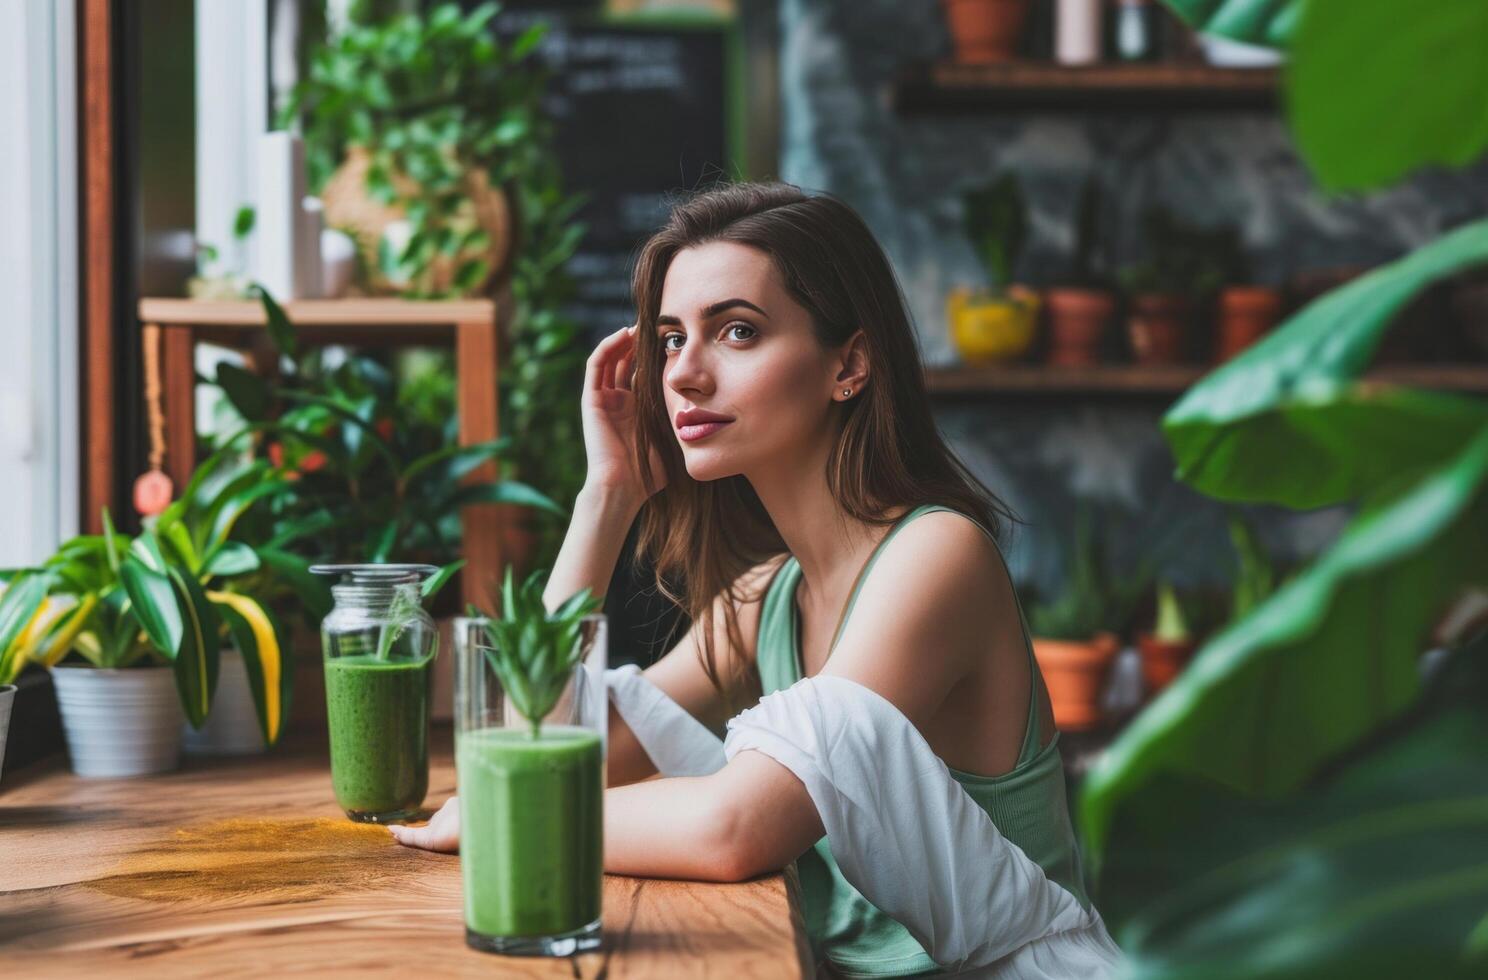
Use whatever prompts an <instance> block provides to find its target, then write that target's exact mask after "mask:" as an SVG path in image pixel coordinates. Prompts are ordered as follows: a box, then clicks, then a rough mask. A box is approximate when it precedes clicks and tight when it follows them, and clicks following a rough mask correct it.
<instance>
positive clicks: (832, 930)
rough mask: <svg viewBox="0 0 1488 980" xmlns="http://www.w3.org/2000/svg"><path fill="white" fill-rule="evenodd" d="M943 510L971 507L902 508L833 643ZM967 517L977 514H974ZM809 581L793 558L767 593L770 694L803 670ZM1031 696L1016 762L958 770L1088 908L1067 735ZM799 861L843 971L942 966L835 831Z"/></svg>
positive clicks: (815, 939) (998, 819) (814, 917)
mask: <svg viewBox="0 0 1488 980" xmlns="http://www.w3.org/2000/svg"><path fill="white" fill-rule="evenodd" d="M938 510H943V511H948V512H950V513H955V514H959V513H961V512H960V511H958V510H954V509H953V508H950V507H943V506H940V505H936V504H925V505H923V506H920V507H916V508H915V509H914V510H912V511H910V512H909V513H908V514H905V515H904V516H903V517H901V518H900V519H899V521H898V522H897V523H895V524H894V526H893V527H892V528H890V529H889V532H888V533H887V534H886V535H884V538H883V540H882V541H880V542H879V544H878V546H877V547H876V548H875V549H874V550H873V553H872V554H871V555H870V556H869V557H868V561H867V563H866V564H865V565H864V566H863V572H862V574H860V575H859V576H858V581H857V584H856V585H854V587H853V592H852V595H851V596H849V597H848V600H847V615H845V616H843V617H842V623H841V625H840V626H839V627H838V630H837V636H834V637H833V638H832V647H834V648H835V647H836V645H837V639H838V637H840V636H841V635H842V631H843V629H844V628H846V626H847V619H848V616H851V615H852V608H853V603H855V602H856V601H857V598H858V591H859V590H860V589H861V588H862V585H863V582H865V581H866V580H867V578H868V572H869V570H870V569H872V567H873V563H874V562H875V561H877V560H878V556H879V555H880V554H881V553H882V552H883V548H884V546H885V545H887V544H888V543H889V539H890V538H892V537H893V536H894V535H895V534H897V533H898V532H899V530H900V529H902V528H903V527H904V526H905V525H907V524H909V522H910V521H912V520H914V519H915V518H917V517H919V516H920V515H921V514H928V513H931V512H933V511H938ZM962 516H963V517H966V516H967V515H965V514H963V515H962ZM967 519H968V520H972V518H970V517H967ZM973 523H976V524H977V527H979V528H981V529H982V532H983V533H984V534H987V537H988V539H989V540H991V541H992V544H993V547H994V548H996V547H997V542H996V539H994V538H993V537H992V535H991V534H990V533H989V532H988V531H987V529H986V528H985V527H982V525H981V524H980V523H979V522H976V521H974V520H973ZM997 556H998V558H999V559H1002V551H1001V549H998V551H997ZM1003 568H1004V569H1006V568H1007V563H1006V560H1003ZM1009 579H1011V574H1009ZM800 580H801V566H800V564H799V563H798V562H797V561H796V559H795V558H794V557H792V558H790V559H788V560H787V561H786V562H785V563H784V564H783V565H782V566H781V567H780V569H779V570H778V571H777V572H776V574H775V578H774V580H773V581H772V582H771V583H770V588H769V590H768V591H767V592H766V593H765V600H764V606H763V608H762V609H761V613H760V630H759V646H758V650H757V657H758V663H759V673H760V681H761V685H762V687H763V690H764V693H766V694H769V693H771V692H774V691H779V690H784V689H785V688H787V687H790V686H791V685H792V684H794V683H796V681H798V680H800V679H801V652H800V616H799V614H798V612H797V608H796V586H797V584H798V583H799V582H800ZM1014 602H1015V603H1016V604H1017V608H1018V622H1019V625H1020V626H1021V627H1022V630H1023V645H1024V648H1025V649H1026V650H1027V653H1028V664H1029V670H1030V671H1031V672H1032V674H1031V676H1032V677H1037V676H1040V675H1039V672H1038V662H1037V661H1036V660H1035V659H1034V656H1033V645H1032V642H1031V641H1030V640H1029V635H1028V624H1027V621H1026V620H1025V619H1024V616H1023V606H1022V603H1019V602H1018V601H1017V597H1016V595H1015V596H1014ZM1028 702H1029V703H1028V722H1027V725H1026V727H1025V730H1024V733H1023V747H1022V750H1021V751H1020V752H1019V754H1018V762H1017V764H1016V765H1015V766H1014V767H1013V768H1012V770H1010V771H1009V772H1007V773H1004V774H1003V775H1001V776H980V775H977V774H975V773H970V772H962V771H960V770H958V769H951V770H950V773H951V776H952V778H954V779H955V780H956V782H958V783H960V784H961V787H962V788H963V789H965V790H966V793H967V795H968V796H970V797H971V798H972V800H973V801H975V802H976V804H977V805H978V806H980V807H981V808H982V809H983V810H986V811H987V814H988V815H989V816H990V817H991V818H992V822H993V824H995V825H996V827H997V829H998V830H999V831H1000V832H1001V833H1002V835H1003V836H1004V837H1006V838H1007V839H1008V840H1010V841H1011V842H1012V843H1014V844H1016V845H1018V847H1019V848H1021V849H1022V850H1023V853H1024V854H1025V855H1027V856H1028V858H1029V860H1031V861H1033V862H1035V863H1036V864H1038V865H1039V867H1041V868H1043V870H1044V874H1045V875H1047V876H1048V878H1049V880H1050V881H1053V882H1055V883H1057V884H1059V885H1061V886H1063V887H1064V888H1067V889H1068V890H1069V891H1070V892H1071V893H1072V894H1073V895H1074V896H1075V898H1076V899H1078V901H1079V903H1080V905H1081V907H1083V908H1089V906H1090V900H1089V898H1088V897H1087V896H1086V894H1085V887H1084V877H1083V871H1082V869H1081V864H1080V851H1079V847H1078V845H1077V843H1076V841H1075V834H1074V828H1073V826H1072V825H1071V823H1070V818H1069V807H1068V803H1067V801H1066V799H1065V786H1064V766H1063V763H1062V761H1061V759H1060V755H1059V734H1058V732H1057V731H1056V732H1055V734H1054V737H1053V738H1052V739H1051V740H1050V741H1049V744H1048V745H1046V746H1044V747H1043V748H1042V749H1040V748H1039V744H1038V736H1039V731H1040V728H1041V724H1040V719H1041V715H1042V711H1041V708H1042V704H1041V702H1040V701H1039V698H1038V685H1037V684H1030V685H1029V697H1028ZM948 768H949V767H948ZM965 859H966V860H968V861H974V860H976V855H974V854H968V855H966V857H965ZM796 870H797V872H798V874H799V876H800V879H801V892H802V896H801V898H802V906H803V908H802V911H803V914H804V917H805V920H806V930H807V933H808V934H809V935H810V937H811V942H812V945H813V947H815V951H816V952H817V954H818V955H819V956H825V957H826V958H827V959H829V960H831V962H832V964H833V966H834V967H835V968H836V969H837V971H838V972H839V973H840V974H842V975H843V976H849V977H902V976H911V975H914V974H919V973H935V972H938V971H937V969H936V966H935V961H934V960H932V959H930V956H929V955H928V954H927V953H926V952H925V950H924V948H923V947H922V946H921V945H920V944H919V943H918V942H917V941H916V940H915V938H914V937H913V936H911V935H910V934H909V931H908V930H906V929H905V928H904V927H903V926H902V925H900V924H899V923H898V922H897V921H895V920H894V919H892V918H891V917H889V916H888V915H886V914H885V913H883V912H881V911H879V910H878V908H877V907H875V906H874V905H873V904H872V903H870V902H869V901H868V900H867V899H866V898H864V897H863V896H862V895H861V894H860V893H859V892H858V890H857V889H855V888H854V887H853V886H852V885H850V884H848V882H847V879H845V878H843V877H842V873H841V872H840V871H839V870H838V868H837V862H836V861H835V860H833V858H832V851H831V848H830V847H829V846H828V844H827V839H826V838H825V837H823V838H822V839H821V840H819V841H817V842H816V844H815V845H814V846H813V847H812V849H811V850H809V851H807V852H806V853H805V854H803V855H801V857H799V858H798V859H797V860H796Z"/></svg>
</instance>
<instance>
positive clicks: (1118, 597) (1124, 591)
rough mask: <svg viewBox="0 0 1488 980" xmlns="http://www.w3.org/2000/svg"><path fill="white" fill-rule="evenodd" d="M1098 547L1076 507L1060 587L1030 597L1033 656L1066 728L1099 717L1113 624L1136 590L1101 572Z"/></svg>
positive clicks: (1090, 724)
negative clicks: (1047, 596)
mask: <svg viewBox="0 0 1488 980" xmlns="http://www.w3.org/2000/svg"><path fill="white" fill-rule="evenodd" d="M1102 552H1103V549H1102V548H1101V547H1100V541H1099V539H1098V538H1097V536H1096V534H1095V532H1094V530H1093V529H1092V527H1091V519H1090V513H1089V511H1088V509H1085V508H1081V510H1080V513H1079V515H1078V517H1077V519H1076V527H1075V534H1074V539H1073V545H1072V547H1071V548H1070V549H1069V550H1068V551H1067V557H1066V568H1067V569H1068V574H1067V579H1066V583H1065V587H1064V591H1063V592H1062V593H1061V594H1060V595H1059V596H1058V598H1056V599H1054V600H1052V601H1049V602H1039V601H1037V600H1035V601H1034V602H1033V603H1031V604H1030V608H1029V616H1028V619H1029V629H1030V630H1031V632H1032V633H1033V651H1034V656H1035V657H1036V658H1037V659H1038V664H1039V670H1040V672H1041V673H1042V674H1043V676H1044V684H1045V686H1047V687H1048V689H1049V699H1050V701H1051V702H1052V704H1053V707H1054V721H1055V723H1056V724H1057V725H1058V726H1059V727H1060V728H1061V729H1064V730H1067V731H1084V730H1088V729H1092V728H1096V727H1099V725H1100V724H1101V723H1102V721H1103V720H1104V718H1103V714H1102V711H1101V704H1100V698H1101V692H1102V691H1103V690H1104V689H1105V685H1106V677H1107V674H1108V673H1109V672H1110V669H1111V664H1112V662H1113V661H1114V660H1115V659H1116V654H1117V653H1118V652H1120V650H1121V639H1120V637H1119V636H1118V635H1117V633H1116V632H1115V631H1114V628H1119V626H1120V625H1121V624H1122V623H1123V622H1124V620H1125V618H1126V613H1127V611H1128V610H1129V608H1130V602H1131V600H1132V599H1133V598H1134V597H1135V595H1136V594H1137V589H1136V587H1135V585H1133V584H1128V585H1125V586H1120V585H1116V584H1115V583H1113V582H1111V581H1110V580H1109V579H1108V578H1107V577H1106V574H1105V568H1104V566H1105V562H1104V560H1103V555H1102ZM1141 579H1142V576H1140V575H1139V576H1134V577H1132V578H1131V579H1130V580H1129V581H1130V582H1131V583H1135V582H1138V581H1141Z"/></svg>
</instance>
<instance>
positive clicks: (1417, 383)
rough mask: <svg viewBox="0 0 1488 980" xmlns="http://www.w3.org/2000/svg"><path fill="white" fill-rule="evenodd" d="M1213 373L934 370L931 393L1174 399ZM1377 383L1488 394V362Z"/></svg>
mask: <svg viewBox="0 0 1488 980" xmlns="http://www.w3.org/2000/svg"><path fill="white" fill-rule="evenodd" d="M1211 370H1213V369H1212V368H1211V367H1205V366H1203V365H1175V366H1172V367H1141V366H1137V365H1125V364H1103V365H1099V366H1097V367H1088V368H1060V367H1052V366H1049V365H1044V364H1009V365H998V366H988V367H974V366H957V367H947V368H931V369H928V370H927V371H926V372H925V382H926V385H927V387H928V388H929V390H930V394H931V395H934V396H939V397H948V398H995V397H999V396H1019V395H1133V396H1140V395H1147V396H1162V397H1165V398H1170V397H1172V396H1175V395H1178V394H1181V393H1182V392H1184V391H1186V390H1188V389H1189V388H1190V387H1192V386H1193V384H1194V383H1195V382H1197V381H1198V380H1199V379H1200V378H1201V377H1203V376H1204V375H1205V374H1207V373H1209V371H1211ZM1367 377H1368V378H1369V379H1370V380H1373V381H1380V382H1386V383H1390V384H1401V385H1410V386H1412V387H1418V388H1431V389H1436V390H1441V391H1457V392H1472V393H1481V394H1488V364H1396V365H1390V366H1387V367H1381V368H1378V369H1376V370H1373V371H1370V372H1369V374H1368V375H1367Z"/></svg>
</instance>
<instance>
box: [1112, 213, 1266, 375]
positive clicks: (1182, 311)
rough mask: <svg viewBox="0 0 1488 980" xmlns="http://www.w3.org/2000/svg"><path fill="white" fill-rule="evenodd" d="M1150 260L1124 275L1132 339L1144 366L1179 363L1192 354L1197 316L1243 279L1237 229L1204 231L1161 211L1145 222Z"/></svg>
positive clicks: (1133, 267)
mask: <svg viewBox="0 0 1488 980" xmlns="http://www.w3.org/2000/svg"><path fill="white" fill-rule="evenodd" d="M1142 230H1143V236H1144V238H1145V240H1146V248H1147V256H1146V258H1145V259H1144V260H1143V261H1142V262H1140V263H1138V264H1136V265H1133V266H1130V267H1128V268H1126V269H1124V270H1123V271H1122V276H1121V278H1122V283H1123V285H1124V286H1125V288H1126V290H1127V292H1128V294H1129V297H1130V310H1129V311H1128V317H1127V336H1128V339H1129V340H1130V341H1131V347H1132V353H1133V354H1134V355H1135V357H1136V359H1137V363H1139V364H1177V363H1180V362H1182V361H1183V360H1184V359H1185V358H1186V357H1187V356H1188V355H1189V354H1190V349H1189V348H1190V347H1191V346H1192V345H1191V336H1190V335H1191V334H1192V333H1193V330H1194V320H1195V317H1196V316H1198V315H1199V313H1200V311H1201V310H1202V308H1203V307H1204V305H1205V304H1207V302H1208V300H1209V299H1210V297H1211V296H1212V295H1213V294H1214V292H1215V291H1216V290H1217V289H1219V287H1220V286H1222V285H1224V283H1226V282H1227V281H1231V280H1232V279H1233V278H1234V277H1236V276H1237V275H1239V270H1240V269H1241V268H1242V260H1241V250H1240V239H1239V234H1238V232H1237V231H1236V230H1235V229H1234V228H1229V227H1221V228H1212V229H1206V228H1199V227H1195V226H1192V225H1189V224H1186V223H1185V222H1183V221H1181V220H1179V219H1178V218H1177V217H1176V216H1175V215H1174V214H1173V213H1172V212H1171V211H1169V210H1167V209H1166V208H1163V207H1161V206H1157V207H1153V208H1150V209H1149V210H1148V211H1147V212H1146V213H1145V214H1144V215H1143V217H1142Z"/></svg>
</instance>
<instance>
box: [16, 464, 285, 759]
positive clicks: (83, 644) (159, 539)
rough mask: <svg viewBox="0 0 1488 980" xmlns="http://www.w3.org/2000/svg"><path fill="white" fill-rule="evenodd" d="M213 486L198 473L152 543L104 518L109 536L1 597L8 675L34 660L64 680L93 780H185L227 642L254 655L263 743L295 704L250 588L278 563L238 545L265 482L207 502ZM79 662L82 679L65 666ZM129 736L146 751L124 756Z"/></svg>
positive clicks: (70, 722)
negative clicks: (183, 766)
mask: <svg viewBox="0 0 1488 980" xmlns="http://www.w3.org/2000/svg"><path fill="white" fill-rule="evenodd" d="M205 474H206V471H204V470H202V469H199V470H198V473H197V474H196V475H194V476H193V479H192V481H191V483H190V485H189V486H188V487H187V488H186V489H185V491H183V494H182V498H181V499H180V500H178V501H176V502H175V503H173V504H172V505H171V506H170V507H169V508H167V510H166V511H165V512H164V513H162V514H161V515H159V517H158V518H156V519H154V520H153V521H152V522H150V523H149V524H147V527H146V530H145V532H144V533H143V534H141V535H140V536H138V537H136V538H133V539H131V538H129V537H127V536H125V535H121V534H119V533H118V532H116V531H115V530H114V527H113V523H112V521H111V520H110V519H109V515H108V512H107V511H105V512H104V533H103V534H102V535H84V536H80V537H77V538H73V539H72V540H70V541H67V542H65V543H63V545H62V546H61V547H60V548H59V549H58V550H57V552H56V554H54V555H53V556H52V557H50V558H48V559H47V560H46V561H45V562H44V563H43V564H42V565H41V566H40V567H38V568H34V569H27V570H22V571H19V572H16V573H13V574H12V576H11V579H10V583H9V587H8V588H7V589H6V590H5V592H4V594H3V595H0V641H4V642H3V643H0V665H3V668H4V669H5V670H6V671H7V672H8V673H12V674H13V673H14V672H18V671H19V668H20V666H21V665H23V664H24V663H25V662H26V661H27V660H32V661H35V662H38V663H41V664H43V665H44V666H47V667H50V668H55V670H56V671H57V673H56V674H54V676H55V677H56V678H57V689H58V699H59V703H60V706H61V709H62V714H63V721H64V723H65V725H66V726H67V730H68V743H69V747H70V748H71V751H72V757H73V765H74V768H75V769H76V770H77V771H78V772H79V773H80V774H83V775H135V774H139V773H142V772H156V771H161V770H162V769H169V768H173V767H174V766H175V764H176V761H177V759H178V756H179V750H180V731H181V726H180V722H179V719H180V717H181V714H182V713H184V715H185V718H186V719H187V721H189V722H190V724H191V725H192V726H193V727H200V726H201V725H202V723H203V722H204V721H205V719H206V718H207V715H208V712H209V711H210V708H211V705H212V697H213V693H214V691H215V689H216V685H217V676H218V666H219V652H220V644H221V639H222V636H221V634H222V633H223V632H224V631H226V632H227V633H229V634H230V635H231V636H232V638H233V640H234V642H235V643H236V644H237V646H238V648H239V650H240V651H241V653H242V656H243V662H244V666H245V669H247V671H248V674H249V678H250V687H251V689H252V692H253V697H254V702H255V706H256V708H257V712H258V717H259V720H260V724H261V726H262V734H263V738H264V741H265V742H266V743H269V744H272V743H273V742H274V741H276V740H277V739H278V737H279V734H280V732H281V731H282V720H283V717H284V712H285V710H286V708H287V701H288V696H289V689H288V686H287V684H288V676H287V672H284V671H282V670H281V669H280V667H281V665H280V650H281V648H282V630H280V628H279V627H278V624H277V622H276V621H275V620H274V618H273V617H272V615H270V614H269V612H268V611H267V609H265V608H264V606H263V605H262V604H261V603H260V602H259V601H258V600H257V599H256V598H254V597H252V596H250V595H248V594H246V593H245V592H242V591H238V590H237V588H238V586H239V580H240V577H242V576H245V575H246V574H248V573H250V572H254V571H256V570H258V569H259V568H260V567H261V566H262V565H263V564H264V563H265V562H264V559H263V558H262V557H261V555H260V554H259V553H258V552H256V551H255V550H254V549H252V548H250V547H249V546H247V545H246V544H244V543H242V542H240V541H233V540H229V535H230V534H231V533H232V530H233V527H234V525H235V523H236V522H237V520H238V518H239V517H241V516H242V514H243V512H244V511H246V510H247V509H248V508H249V507H251V506H252V504H253V502H254V500H255V499H257V497H258V496H262V494H257V495H255V494H253V493H252V492H251V491H250V490H249V488H250V486H251V484H252V483H253V482H254V481H257V482H258V483H259V485H262V484H263V481H264V479H265V474H264V473H263V472H262V470H261V469H260V470H258V471H256V472H250V473H249V474H245V476H246V478H247V479H246V480H245V481H240V482H236V483H231V484H229V485H228V486H227V487H224V488H221V489H220V490H219V491H218V492H215V493H212V494H210V495H207V494H204V493H203V492H202V487H203V481H204V479H205ZM16 623H23V624H24V626H22V627H21V628H19V629H16V628H14V624H16ZM69 654H72V655H75V656H76V658H77V662H78V667H73V666H70V665H69V664H68V663H66V662H65V658H67V657H68V656H69ZM151 664H156V665H159V666H156V667H154V668H152V667H150V665H151ZM125 668H129V669H125ZM172 678H173V679H174V683H172ZM172 688H174V690H172ZM177 706H179V709H178V707H177ZM121 719H129V720H128V721H123V720H121ZM120 724H127V725H128V726H129V727H130V728H133V729H135V730H137V731H138V732H139V733H140V735H141V739H140V744H138V745H132V744H127V743H125V744H122V745H121V744H118V739H117V732H118V726H119V725H120Z"/></svg>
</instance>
